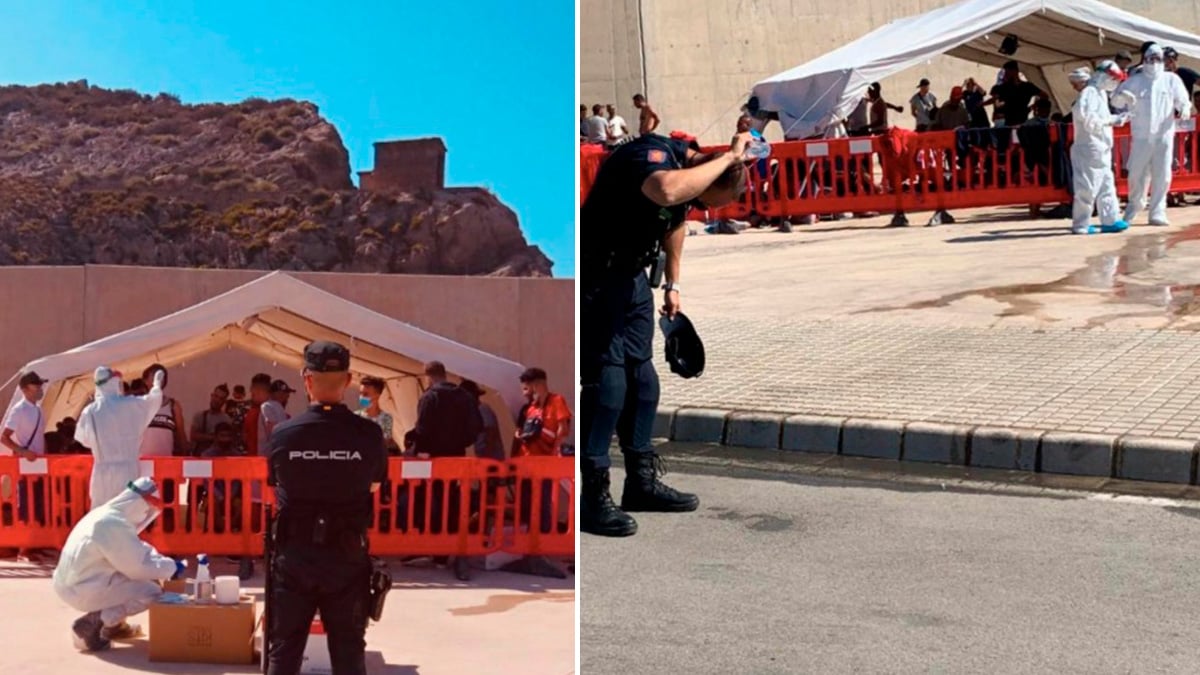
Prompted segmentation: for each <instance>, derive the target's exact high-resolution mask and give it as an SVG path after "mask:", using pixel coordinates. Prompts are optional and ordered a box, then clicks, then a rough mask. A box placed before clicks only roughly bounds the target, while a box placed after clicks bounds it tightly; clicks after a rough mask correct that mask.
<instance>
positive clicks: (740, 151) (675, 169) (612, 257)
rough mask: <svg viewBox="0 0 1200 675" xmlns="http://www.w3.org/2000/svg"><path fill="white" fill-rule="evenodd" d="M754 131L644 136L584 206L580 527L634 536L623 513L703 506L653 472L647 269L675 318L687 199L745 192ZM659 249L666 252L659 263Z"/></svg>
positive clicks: (697, 201) (610, 162)
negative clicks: (616, 448)
mask: <svg viewBox="0 0 1200 675" xmlns="http://www.w3.org/2000/svg"><path fill="white" fill-rule="evenodd" d="M749 139H750V135H749V134H738V135H737V136H735V137H734V138H733V142H732V144H731V147H730V150H729V151H728V152H723V153H716V154H712V155H704V154H701V153H700V148H699V146H698V145H696V143H695V142H690V143H689V142H687V141H683V140H676V139H671V138H666V137H663V136H659V135H656V134H647V135H644V136H641V137H639V138H637V139H636V140H634V141H632V142H630V143H627V144H625V145H623V146H621V147H619V148H617V149H616V150H615V151H613V153H612V155H611V156H610V157H609V158H608V159H607V160H605V162H604V164H603V165H602V166H601V167H600V171H599V173H598V174H597V175H596V180H595V183H594V184H593V186H592V189H591V191H590V192H589V193H588V197H587V200H586V201H584V203H583V206H582V207H580V227H579V233H580V237H581V239H580V250H581V252H582V254H583V261H582V268H581V272H582V274H581V277H580V279H581V281H582V284H583V289H582V299H581V303H580V313H579V314H580V338H579V339H580V362H581V366H582V373H581V378H580V379H581V384H582V385H583V386H582V392H581V395H580V399H581V414H580V416H581V418H582V429H581V431H580V435H581V437H582V439H583V446H584V451H583V455H582V457H581V458H580V470H581V472H582V477H583V502H582V504H581V505H580V509H581V513H582V521H583V522H582V529H583V531H585V532H590V533H593V534H600V535H606V536H627V535H631V534H633V533H635V532H636V531H637V523H636V522H635V521H634V520H633V518H632V517H630V516H629V514H627V513H625V512H624V511H693V510H695V509H696V508H697V507H698V506H699V504H700V502H699V500H698V499H697V498H696V496H695V495H690V494H684V493H680V492H677V491H675V490H673V489H671V488H669V487H667V486H666V485H664V484H663V483H661V482H660V481H659V480H658V476H659V475H660V474H661V468H660V467H661V465H660V460H659V459H658V456H657V455H656V454H655V452H654V450H653V449H652V448H651V446H650V434H651V431H652V429H653V425H654V414H655V411H656V410H657V409H658V395H659V389H658V374H657V373H656V372H655V370H654V363H653V362H652V360H651V359H652V353H651V347H652V341H653V339H654V296H653V294H652V293H651V288H652V287H654V286H657V280H656V281H655V282H653V283H652V282H651V281H650V279H649V278H648V276H647V273H646V268H647V267H649V266H651V265H653V266H654V267H655V271H653V272H652V275H653V276H658V274H661V273H665V276H666V285H665V286H664V288H665V291H664V295H663V307H662V310H661V312H660V313H662V314H663V315H664V316H668V317H671V318H674V316H675V314H676V313H677V312H678V311H679V309H680V302H679V297H680V295H679V291H680V288H679V272H680V257H681V254H682V251H683V240H684V238H685V237H686V236H687V228H685V227H681V226H682V225H683V221H684V216H685V215H686V213H687V210H688V208H689V207H691V206H698V207H699V208H705V207H718V206H722V205H725V204H728V203H730V202H732V201H734V200H736V199H738V198H739V197H740V196H741V195H742V194H743V193H744V192H745V189H746V174H745V166H744V165H743V162H744V161H745V151H746V145H747V143H748V142H749ZM660 246H661V250H662V251H663V252H664V253H665V259H664V263H665V264H664V265H662V266H661V267H660V265H659V262H658V261H659V250H660V248H659V247H660ZM614 431H615V432H616V434H617V439H618V440H619V442H620V446H621V452H622V454H623V455H624V457H625V471H626V474H625V490H624V492H623V494H622V495H621V508H620V509H618V508H617V507H616V505H615V504H614V503H613V500H612V497H611V496H610V494H609V475H608V470H609V465H610V461H609V456H608V448H609V443H610V442H611V441H612V436H613V432H614ZM622 509H623V510H624V511H623V510H622Z"/></svg>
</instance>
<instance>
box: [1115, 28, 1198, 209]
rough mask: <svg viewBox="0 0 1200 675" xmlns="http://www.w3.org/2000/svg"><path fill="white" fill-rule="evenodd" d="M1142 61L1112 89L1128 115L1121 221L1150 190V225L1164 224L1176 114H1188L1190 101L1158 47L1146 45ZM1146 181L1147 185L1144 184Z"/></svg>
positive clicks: (1121, 107) (1140, 202)
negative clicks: (1125, 196) (1128, 145)
mask: <svg viewBox="0 0 1200 675" xmlns="http://www.w3.org/2000/svg"><path fill="white" fill-rule="evenodd" d="M1144 60H1145V63H1144V65H1143V66H1142V68H1141V69H1140V70H1138V71H1137V73H1135V74H1134V75H1131V76H1130V77H1129V79H1128V80H1126V81H1125V83H1124V84H1122V85H1121V86H1119V87H1118V88H1117V90H1116V92H1114V93H1113V98H1112V103H1113V107H1114V108H1116V109H1117V110H1129V112H1130V113H1131V132H1132V133H1131V136H1132V141H1133V143H1132V147H1131V148H1130V150H1129V164H1128V169H1129V203H1128V204H1127V205H1126V206H1125V221H1126V222H1128V223H1132V222H1133V219H1134V218H1135V217H1136V216H1137V215H1138V212H1140V211H1141V209H1142V200H1143V199H1145V198H1146V189H1147V187H1149V189H1150V224H1151V225H1169V224H1170V223H1169V222H1167V192H1168V191H1169V190H1170V188H1171V158H1172V156H1173V153H1174V151H1175V113H1177V112H1178V113H1179V114H1180V115H1182V116H1183V117H1190V116H1191V114H1192V101H1191V97H1190V96H1189V95H1188V91H1187V87H1185V86H1183V80H1181V79H1179V76H1178V75H1176V74H1175V73H1170V72H1167V70H1166V66H1165V65H1164V63H1163V49H1162V47H1161V46H1159V45H1157V44H1152V45H1150V46H1149V47H1148V48H1147V49H1146V51H1145V56H1144ZM1147 183H1149V186H1147Z"/></svg>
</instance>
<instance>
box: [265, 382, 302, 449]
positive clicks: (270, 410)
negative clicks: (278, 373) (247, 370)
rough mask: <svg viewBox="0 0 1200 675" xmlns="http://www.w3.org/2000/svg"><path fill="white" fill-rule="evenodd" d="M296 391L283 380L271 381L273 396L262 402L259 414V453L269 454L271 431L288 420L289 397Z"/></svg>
mask: <svg viewBox="0 0 1200 675" xmlns="http://www.w3.org/2000/svg"><path fill="white" fill-rule="evenodd" d="M295 391H296V390H295V389H292V388H291V387H289V386H288V383H287V382H284V381H283V380H275V381H274V382H272V383H271V398H270V399H268V400H267V401H266V402H265V403H263V404H262V408H261V409H260V412H259V415H258V454H260V455H266V454H267V440H268V439H270V438H271V432H272V431H275V427H277V426H279V425H280V424H283V423H284V422H286V421H287V420H288V414H287V404H288V399H289V398H290V396H291V394H293V393H295Z"/></svg>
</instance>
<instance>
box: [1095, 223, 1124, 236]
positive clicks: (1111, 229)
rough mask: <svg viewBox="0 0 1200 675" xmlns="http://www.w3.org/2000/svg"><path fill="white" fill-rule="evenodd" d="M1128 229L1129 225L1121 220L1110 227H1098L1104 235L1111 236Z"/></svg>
mask: <svg viewBox="0 0 1200 675" xmlns="http://www.w3.org/2000/svg"><path fill="white" fill-rule="evenodd" d="M1128 229H1129V223H1127V222H1125V221H1123V220H1118V221H1117V222H1115V223H1113V224H1112V225H1101V226H1100V231H1101V232H1103V233H1105V234H1111V233H1113V232H1124V231H1125V230H1128Z"/></svg>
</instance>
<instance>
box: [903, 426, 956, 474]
mask: <svg viewBox="0 0 1200 675" xmlns="http://www.w3.org/2000/svg"><path fill="white" fill-rule="evenodd" d="M970 435H971V427H967V426H961V425H956V424H934V423H930V422H913V423H911V424H909V425H908V426H907V427H905V428H904V455H903V457H902V459H906V460H911V461H914V462H935V463H938V464H957V465H959V466H962V465H964V464H966V463H967V441H968V439H969V437H970Z"/></svg>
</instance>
